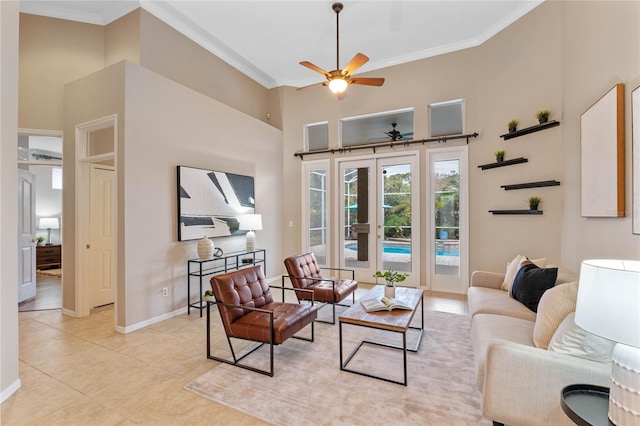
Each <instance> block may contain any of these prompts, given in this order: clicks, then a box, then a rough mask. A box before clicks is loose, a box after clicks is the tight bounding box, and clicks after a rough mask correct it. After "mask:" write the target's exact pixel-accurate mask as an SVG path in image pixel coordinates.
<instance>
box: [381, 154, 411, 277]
mask: <svg viewBox="0 0 640 426" xmlns="http://www.w3.org/2000/svg"><path fill="white" fill-rule="evenodd" d="M382 176H383V193H382V198H383V201H382V206H381V207H382V211H383V213H384V240H383V250H382V268H383V269H388V268H391V269H393V270H395V271H401V272H410V271H411V164H396V165H393V166H386V167H384V169H383V171H382Z"/></svg>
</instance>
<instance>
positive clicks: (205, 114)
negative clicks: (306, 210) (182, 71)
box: [64, 62, 282, 327]
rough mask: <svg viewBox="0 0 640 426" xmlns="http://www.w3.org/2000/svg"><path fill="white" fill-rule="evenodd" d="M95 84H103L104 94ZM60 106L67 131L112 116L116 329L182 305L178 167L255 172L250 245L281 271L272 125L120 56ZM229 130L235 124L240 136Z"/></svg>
mask: <svg viewBox="0 0 640 426" xmlns="http://www.w3.org/2000/svg"><path fill="white" fill-rule="evenodd" d="M103 88H104V89H103ZM121 89H122V90H121ZM102 90H109V91H110V92H111V95H110V97H109V95H108V94H107V93H104V92H102ZM105 98H108V99H105ZM99 99H103V101H102V102H101V101H99ZM122 102H124V104H123V103H122ZM101 103H102V105H101V106H96V107H92V106H91V105H93V104H101ZM65 108H66V109H65V133H68V134H71V133H72V129H73V126H74V125H77V124H79V123H82V122H86V121H88V120H90V119H97V118H100V117H103V116H105V115H108V114H111V113H118V114H119V120H118V121H119V123H120V125H121V127H120V132H119V135H120V139H119V144H118V156H117V160H118V161H117V166H116V167H117V176H118V191H119V196H118V243H117V246H118V276H117V303H118V306H117V312H118V320H117V325H118V326H120V327H131V326H134V327H135V326H136V325H138V324H140V323H144V322H145V321H148V320H151V319H152V318H156V317H159V316H162V315H166V314H169V313H170V312H172V311H174V310H178V309H180V308H183V307H185V306H186V297H187V292H186V283H185V277H186V272H187V271H186V261H187V260H188V259H192V258H194V257H196V245H197V241H188V242H177V230H176V229H177V225H176V224H177V198H176V192H177V189H176V166H178V165H187V166H192V167H200V168H207V169H213V170H222V171H227V172H232V173H240V174H247V175H251V176H254V177H255V191H256V211H257V212H258V213H262V214H263V215H264V216H263V220H264V224H263V225H264V230H263V231H258V232H257V241H258V245H259V246H260V247H263V248H265V249H266V250H267V260H268V262H267V265H266V268H267V273H268V276H275V275H277V274H278V273H279V263H280V259H281V257H282V256H281V248H280V240H279V238H278V236H279V235H281V229H280V223H279V221H278V218H279V217H281V216H282V206H281V203H280V202H279V200H280V199H281V198H282V193H281V188H282V181H281V174H280V170H281V168H282V148H281V144H280V140H281V137H282V135H281V132H280V131H279V130H277V129H275V128H273V127H272V126H269V125H267V124H265V123H262V122H260V121H258V120H256V119H254V118H252V117H249V116H247V115H246V114H243V113H241V112H238V111H236V110H234V109H233V108H230V107H229V106H226V105H224V104H222V103H220V102H218V101H215V100H213V99H211V98H209V97H207V96H204V95H202V94H200V93H197V92H195V91H193V90H191V89H189V88H186V87H184V86H182V85H180V84H178V83H176V82H174V81H171V80H169V79H167V78H165V77H163V76H160V75H158V74H155V73H153V72H151V71H149V70H147V69H145V68H142V67H140V66H138V65H136V64H133V63H130V62H120V63H118V64H115V65H113V66H111V67H109V68H106V69H105V70H102V71H100V72H98V73H96V74H94V75H91V76H88V77H86V78H84V79H81V80H78V81H76V82H74V83H72V84H69V85H68V86H67V87H66V90H65ZM123 114H125V115H123ZM237 129H243V130H242V135H238V133H237ZM73 139H74V138H65V152H64V155H65V157H66V158H74V157H75V151H67V149H69V150H73V149H74V143H75V141H74V140H73ZM231 147H233V148H231ZM69 174H70V175H71V176H69V177H68V178H67V173H66V172H65V189H66V188H69V190H68V191H65V206H67V203H68V202H72V201H73V196H74V194H73V192H74V191H73V189H72V188H73V182H69V183H68V184H69V186H68V187H67V186H66V185H67V179H70V180H72V179H73V176H74V175H75V174H74V173H73V171H72V172H70V173H69ZM150 194H153V196H150ZM64 218H65V224H66V223H67V222H66V221H69V223H71V224H73V223H74V221H75V218H74V217H73V213H72V212H70V213H69V214H67V213H65V216H64ZM69 228H73V227H72V226H69ZM64 229H65V241H66V242H67V244H65V247H64V250H65V259H66V258H68V257H70V258H73V256H74V253H73V250H74V248H73V245H72V244H68V242H69V241H68V240H69V238H70V237H67V236H66V232H67V227H66V226H65V228H64ZM68 232H70V233H71V232H73V231H72V230H68ZM215 244H216V246H218V247H221V248H222V249H223V250H224V251H225V252H231V251H237V250H242V249H243V248H244V244H245V240H244V237H228V238H219V239H216V240H215ZM67 246H68V247H67ZM64 267H65V271H64V274H65V283H64V285H65V300H64V303H65V308H68V309H72V306H73V305H72V302H73V301H72V300H70V299H68V297H67V293H68V294H69V297H74V295H75V291H74V285H76V283H78V280H76V279H75V277H74V275H73V273H72V271H69V273H67V269H66V268H73V264H69V263H67V262H66V261H65V265H64ZM67 277H69V278H67ZM194 284H196V281H194ZM78 285H80V284H79V283H78ZM205 285H207V281H206V280H205ZM162 287H169V289H170V297H168V298H163V297H162V295H161V289H162ZM192 290H193V291H192V297H193V298H195V297H197V294H198V293H199V290H198V287H197V285H196V286H192Z"/></svg>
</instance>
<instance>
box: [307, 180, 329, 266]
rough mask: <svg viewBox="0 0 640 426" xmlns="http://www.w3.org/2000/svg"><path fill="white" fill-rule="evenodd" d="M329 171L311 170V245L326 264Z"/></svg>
mask: <svg viewBox="0 0 640 426" xmlns="http://www.w3.org/2000/svg"><path fill="white" fill-rule="evenodd" d="M326 188H327V171H326V170H313V171H311V172H309V188H308V190H309V245H310V248H311V251H312V252H313V253H314V254H315V256H316V259H317V260H318V263H320V264H326V244H327V211H326V210H327V190H326Z"/></svg>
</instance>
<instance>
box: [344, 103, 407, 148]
mask: <svg viewBox="0 0 640 426" xmlns="http://www.w3.org/2000/svg"><path fill="white" fill-rule="evenodd" d="M411 139H413V109H407V110H401V111H391V112H385V113H378V114H372V115H367V116H362V117H354V118H346V119H343V120H342V146H343V147H348V146H357V145H369V144H375V143H384V142H390V141H399V140H403V141H406V140H411Z"/></svg>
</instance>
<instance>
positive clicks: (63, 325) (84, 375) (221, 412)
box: [0, 292, 466, 426]
mask: <svg viewBox="0 0 640 426" xmlns="http://www.w3.org/2000/svg"><path fill="white" fill-rule="evenodd" d="M424 303H425V309H427V310H438V311H445V312H451V313H456V314H465V313H466V297H465V296H457V295H449V294H442V293H428V292H425V300H424ZM322 326H327V325H322ZM204 330H205V319H204V318H200V317H199V316H198V315H191V316H187V315H186V314H185V315H180V316H177V317H174V318H171V319H168V320H166V321H163V322H161V323H158V324H155V325H153V326H150V327H147V328H145V329H142V330H138V331H136V332H133V333H130V334H127V335H122V334H119V333H116V332H115V331H113V309H112V308H111V307H107V308H101V309H98V310H97V311H95V312H93V313H92V315H91V316H89V317H87V318H82V319H76V318H70V317H67V316H63V315H62V314H61V312H60V310H52V311H34V312H20V313H19V338H20V348H19V349H20V379H21V381H22V388H20V389H19V390H18V391H17V392H16V393H15V394H14V395H12V396H11V397H10V398H9V399H7V401H5V402H4V403H3V404H2V405H1V406H0V423H1V424H2V425H7V426H8V425H44V424H47V425H65V426H68V425H200V424H214V423H215V424H224V425H256V424H261V423H260V422H259V421H258V420H256V419H254V418H253V417H249V416H247V415H245V414H242V413H240V412H238V411H235V410H233V409H231V408H227V407H225V406H221V405H218V404H215V403H213V402H211V401H208V400H206V399H204V398H200V397H198V396H196V395H194V394H192V393H190V392H187V391H185V390H183V389H182V387H183V386H184V385H185V384H186V383H188V382H190V381H192V380H193V379H195V378H197V377H199V376H200V375H201V374H203V373H204V372H206V371H207V370H209V369H210V368H211V367H212V366H213V365H215V362H214V361H211V360H207V359H206V356H205V353H206V346H205V344H206V343H205V339H204Z"/></svg>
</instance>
